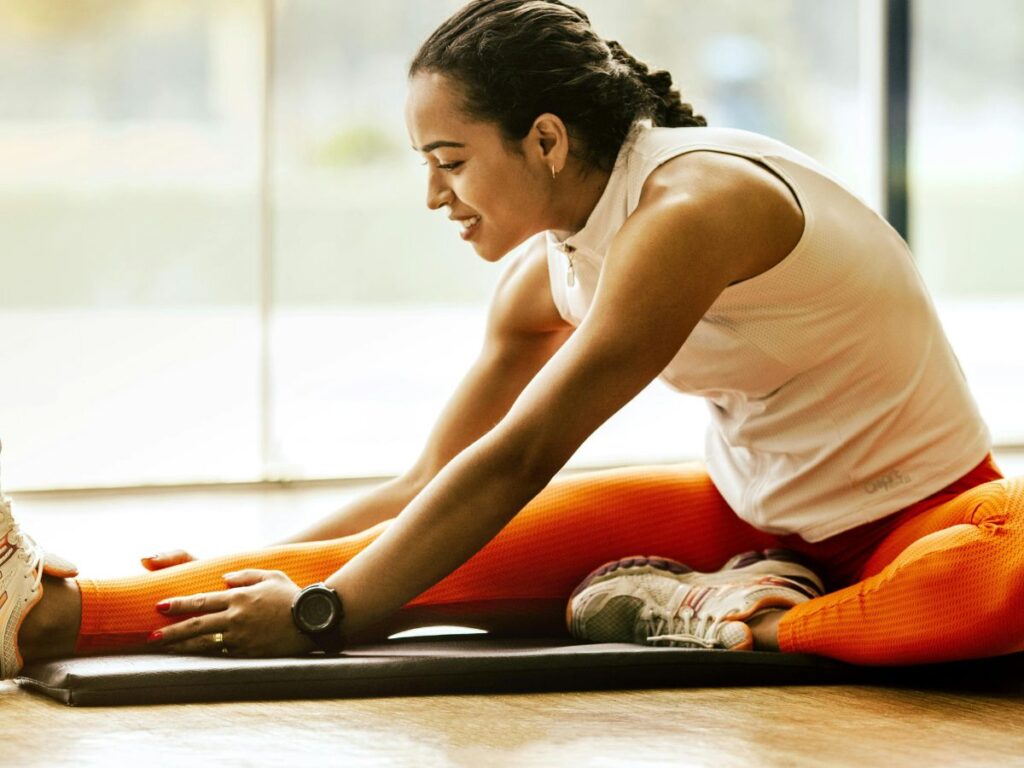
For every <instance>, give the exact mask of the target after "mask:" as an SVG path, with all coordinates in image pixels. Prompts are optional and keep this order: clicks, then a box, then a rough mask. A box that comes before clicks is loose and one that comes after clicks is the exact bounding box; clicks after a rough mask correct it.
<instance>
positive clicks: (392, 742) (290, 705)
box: [0, 683, 1024, 768]
mask: <svg viewBox="0 0 1024 768" xmlns="http://www.w3.org/2000/svg"><path fill="white" fill-rule="evenodd" d="M1022 723H1024V700H1022V699H1021V694H1020V693H1019V692H1018V693H1010V694H1002V695H992V694H988V695H980V694H952V693H936V692H929V693H924V692H920V691H905V690H888V689H872V688H864V687H853V686H843V687H815V688H809V687H789V688H731V689H691V690H673V691H622V692H602V693H582V694H570V693H560V694H538V695H501V696H435V697H418V698H415V697H409V698H390V699H363V700H347V701H343V700H325V701H287V702H273V703H261V702H246V703H224V704H185V705H183V704H176V705H160V706H149V707H118V708H71V707H66V706H65V705H63V704H58V703H56V702H54V701H51V700H50V699H46V698H43V697H40V696H36V695H33V694H28V693H26V692H23V691H19V690H17V689H15V687H14V686H13V684H11V683H4V684H0V734H2V735H3V737H4V754H5V755H7V756H9V757H13V758H14V761H13V762H8V758H5V759H4V764H8V765H37V764H38V765H43V764H45V765H47V766H55V765H75V766H86V765H103V766H113V765H120V764H122V763H127V762H129V761H130V762H131V763H132V764H134V765H137V766H138V765H143V764H144V763H145V762H146V756H147V755H149V756H151V757H152V758H153V759H158V764H159V765H161V766H164V765H210V764H214V763H216V764H219V765H224V766H241V765H277V766H291V765H311V764H316V763H319V762H320V761H321V760H323V761H325V764H327V765H345V766H361V765H373V766H398V765H411V764H414V763H415V764H417V765H426V766H502V765H509V766H573V765H593V766H622V765H640V766H657V765H673V766H681V765H707V766H823V765H825V766H833V765H834V766H856V768H865V767H866V766H886V768H895V767H897V766H951V765H955V766H1011V765H1024V727H1022Z"/></svg>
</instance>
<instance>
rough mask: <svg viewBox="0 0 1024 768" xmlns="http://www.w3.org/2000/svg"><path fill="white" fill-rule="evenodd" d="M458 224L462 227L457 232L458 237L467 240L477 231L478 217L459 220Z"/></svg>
mask: <svg viewBox="0 0 1024 768" xmlns="http://www.w3.org/2000/svg"><path fill="white" fill-rule="evenodd" d="M459 224H460V225H461V227H462V229H461V230H460V231H459V236H460V237H462V239H463V240H468V239H469V238H470V237H472V236H473V234H474V233H475V232H476V230H477V229H478V227H479V225H480V217H479V216H470V217H469V218H468V219H461V220H460V221H459Z"/></svg>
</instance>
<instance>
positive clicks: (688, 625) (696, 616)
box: [638, 587, 725, 648]
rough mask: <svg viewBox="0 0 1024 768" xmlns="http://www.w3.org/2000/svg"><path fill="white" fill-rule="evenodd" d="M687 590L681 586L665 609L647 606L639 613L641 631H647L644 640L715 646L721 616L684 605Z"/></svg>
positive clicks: (671, 643) (717, 641) (705, 646)
mask: <svg viewBox="0 0 1024 768" xmlns="http://www.w3.org/2000/svg"><path fill="white" fill-rule="evenodd" d="M689 591H690V590H689V589H688V588H685V587H680V588H679V589H678V590H676V593H675V594H674V595H673V596H672V599H671V600H670V601H669V604H668V605H667V606H666V607H665V608H664V609H662V608H659V607H657V606H647V607H646V608H645V609H644V610H643V611H642V612H641V614H640V616H639V617H638V618H639V621H640V623H641V624H645V625H646V627H643V630H644V631H645V632H646V634H647V642H649V643H651V644H652V645H658V644H659V643H667V644H669V645H673V644H677V643H678V644H683V645H687V646H700V647H701V648H715V647H717V646H718V645H719V640H718V632H719V629H720V628H721V626H722V623H723V621H724V620H725V619H724V618H723V617H720V616H714V615H712V614H711V613H709V612H706V611H704V612H701V613H698V612H697V611H695V610H694V609H693V608H692V607H691V606H689V605H683V601H684V600H685V599H686V596H687V594H688V593H689Z"/></svg>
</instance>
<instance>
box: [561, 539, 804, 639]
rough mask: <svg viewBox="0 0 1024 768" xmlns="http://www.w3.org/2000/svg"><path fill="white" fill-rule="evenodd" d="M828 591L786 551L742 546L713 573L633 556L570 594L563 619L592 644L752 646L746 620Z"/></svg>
mask: <svg viewBox="0 0 1024 768" xmlns="http://www.w3.org/2000/svg"><path fill="white" fill-rule="evenodd" d="M823 593H824V586H823V584H822V582H821V579H819V578H818V576H817V575H816V574H815V573H814V572H813V571H812V570H811V569H810V568H808V567H807V566H806V565H804V564H803V563H802V562H801V559H800V556H799V555H798V554H797V553H795V552H790V551H789V550H782V549H768V550H765V551H764V552H745V553H743V554H741V555H736V556H735V557H733V558H732V559H731V560H729V562H727V563H726V564H725V565H724V566H722V568H721V570H719V571H715V572H714V573H701V572H699V571H695V570H693V569H692V568H689V567H688V566H686V565H683V564H682V563H679V562H676V561H675V560H668V559H665V558H660V557H629V558H626V559H624V560H616V561H614V562H611V563H607V564H605V565H603V566H601V567H600V568H598V569H597V570H596V571H594V572H593V573H591V574H590V575H589V576H587V578H585V579H584V580H583V582H582V583H581V584H580V585H579V586H578V587H577V588H576V590H575V591H574V592H573V593H572V596H571V597H570V598H569V604H568V606H567V608H566V623H567V625H568V627H569V631H570V632H571V633H572V635H573V637H575V638H578V639H580V640H587V641H589V642H592V643H623V642H625V643H640V644H645V645H671V646H678V647H683V648H706V649H710V648H718V649H726V650H752V649H753V647H754V638H753V635H752V633H751V631H750V627H749V626H748V625H747V624H746V622H747V621H749V620H750V619H752V618H754V617H755V616H757V615H758V614H761V613H764V612H765V611H769V610H773V609H787V608H792V607H793V606H794V605H798V604H799V603H803V602H806V601H807V600H810V599H812V598H815V597H820V596H821V595H822V594H823Z"/></svg>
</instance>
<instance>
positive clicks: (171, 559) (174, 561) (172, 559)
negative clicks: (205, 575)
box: [142, 549, 195, 571]
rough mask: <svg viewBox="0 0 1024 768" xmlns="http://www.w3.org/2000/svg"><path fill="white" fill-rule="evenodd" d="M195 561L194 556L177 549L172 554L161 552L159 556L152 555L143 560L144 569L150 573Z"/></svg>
mask: <svg viewBox="0 0 1024 768" xmlns="http://www.w3.org/2000/svg"><path fill="white" fill-rule="evenodd" d="M193 560H195V558H194V557H192V555H190V554H189V553H188V552H186V551H185V550H183V549H175V550H172V551H170V552H161V553H160V554H157V555H150V556H149V557H144V558H142V567H143V568H145V569H146V570H148V571H159V570H161V569H163V568H170V567H171V566H172V565H181V564H182V563H190V562H192V561H193Z"/></svg>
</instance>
